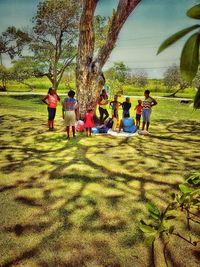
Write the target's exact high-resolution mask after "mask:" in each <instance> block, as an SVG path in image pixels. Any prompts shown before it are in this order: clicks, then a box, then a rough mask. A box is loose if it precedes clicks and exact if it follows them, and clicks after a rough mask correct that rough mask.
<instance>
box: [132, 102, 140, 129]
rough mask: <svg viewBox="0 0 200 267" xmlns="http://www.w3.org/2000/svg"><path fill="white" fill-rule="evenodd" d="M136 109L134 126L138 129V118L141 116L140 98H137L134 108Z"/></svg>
mask: <svg viewBox="0 0 200 267" xmlns="http://www.w3.org/2000/svg"><path fill="white" fill-rule="evenodd" d="M134 110H135V111H136V118H135V119H136V126H137V128H138V130H139V129H140V118H141V115H142V100H138V104H137V106H135V109H134Z"/></svg>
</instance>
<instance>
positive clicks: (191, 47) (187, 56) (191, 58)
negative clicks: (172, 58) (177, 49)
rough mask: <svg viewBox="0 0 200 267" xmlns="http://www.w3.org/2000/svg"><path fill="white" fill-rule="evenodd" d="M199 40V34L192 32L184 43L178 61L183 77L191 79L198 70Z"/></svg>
mask: <svg viewBox="0 0 200 267" xmlns="http://www.w3.org/2000/svg"><path fill="white" fill-rule="evenodd" d="M199 40H200V34H199V33H195V34H193V35H192V36H191V37H190V38H189V39H188V40H187V41H186V43H185V45H184V47H183V50H182V53H181V62H180V71H181V74H182V76H183V78H184V79H185V80H187V81H191V80H192V79H193V78H194V77H195V75H196V73H197V70H198V66H199Z"/></svg>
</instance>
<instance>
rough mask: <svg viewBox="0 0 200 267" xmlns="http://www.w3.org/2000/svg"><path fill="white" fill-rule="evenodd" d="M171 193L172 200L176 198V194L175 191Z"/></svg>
mask: <svg viewBox="0 0 200 267" xmlns="http://www.w3.org/2000/svg"><path fill="white" fill-rule="evenodd" d="M169 195H170V196H171V198H172V200H175V198H176V194H175V193H174V192H171V193H170V194H169Z"/></svg>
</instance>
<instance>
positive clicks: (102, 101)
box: [98, 89, 109, 124]
mask: <svg viewBox="0 0 200 267" xmlns="http://www.w3.org/2000/svg"><path fill="white" fill-rule="evenodd" d="M98 105H99V114H100V124H104V121H105V120H106V119H107V118H108V117H109V114H108V111H107V105H108V96H107V93H106V90H105V89H103V90H102V92H101V95H100V97H99V99H98Z"/></svg>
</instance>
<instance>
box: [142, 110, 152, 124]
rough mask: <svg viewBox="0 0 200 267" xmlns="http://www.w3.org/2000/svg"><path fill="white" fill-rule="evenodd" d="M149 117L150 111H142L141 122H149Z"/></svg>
mask: <svg viewBox="0 0 200 267" xmlns="http://www.w3.org/2000/svg"><path fill="white" fill-rule="evenodd" d="M150 115H151V109H150V108H149V109H143V110H142V118H143V122H150Z"/></svg>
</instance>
